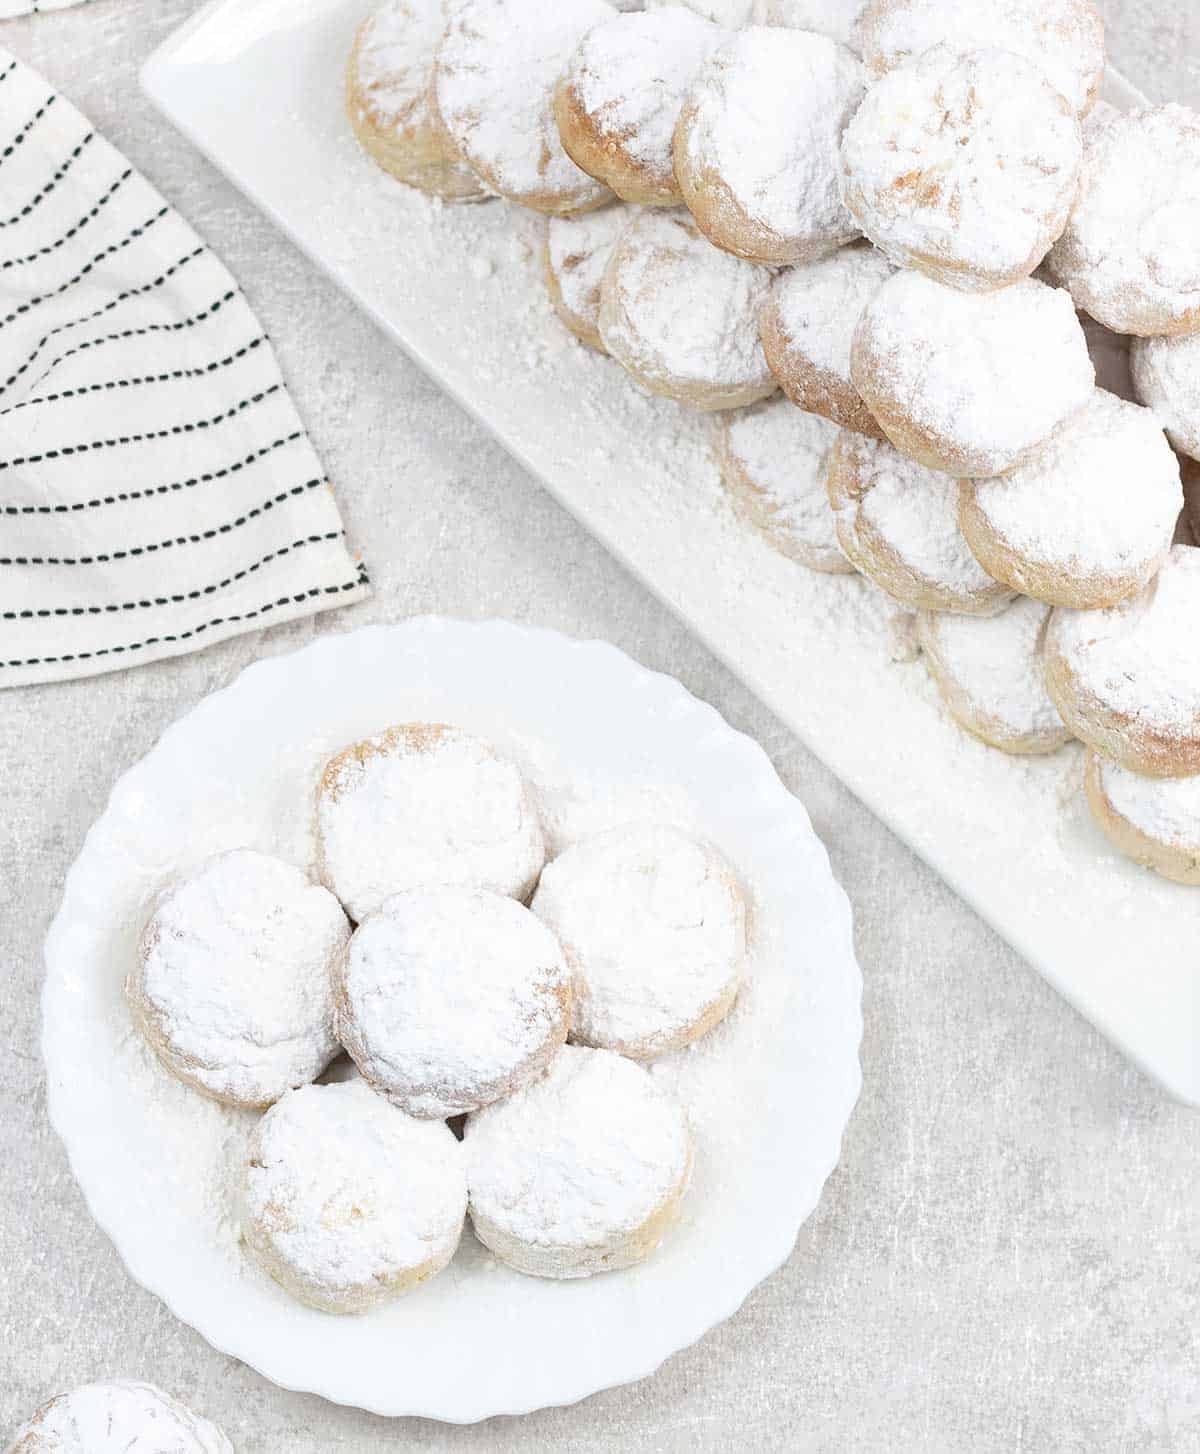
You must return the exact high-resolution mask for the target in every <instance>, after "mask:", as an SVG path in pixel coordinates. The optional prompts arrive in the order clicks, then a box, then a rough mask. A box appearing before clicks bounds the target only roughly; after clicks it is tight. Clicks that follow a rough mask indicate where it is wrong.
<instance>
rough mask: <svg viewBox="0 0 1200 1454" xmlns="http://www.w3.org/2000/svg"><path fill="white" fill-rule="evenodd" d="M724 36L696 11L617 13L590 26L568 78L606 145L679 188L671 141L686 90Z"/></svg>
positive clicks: (664, 184)
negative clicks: (591, 27) (696, 13)
mask: <svg viewBox="0 0 1200 1454" xmlns="http://www.w3.org/2000/svg"><path fill="white" fill-rule="evenodd" d="M724 39H725V32H724V30H722V29H720V28H719V27H717V26H715V25H712V24H710V23H709V22H708V21H705V20H703V19H701V18H700V17H699V16H698V15H694V14H693V13H692V12H691V11H690V10H684V9H678V8H676V9H670V10H664V11H661V12H658V13H654V14H642V15H636V14H635V15H618V16H615V17H614V18H613V19H612V20H609V21H608V22H606V23H605V24H604V25H597V26H595V27H594V29H592V30H590V31H588V33H587V35H585V36H584V38H583V40H582V41H581V42H580V44H579V46H578V48H577V49H576V51H575V54H574V55H573V56H572V58H571V62H570V65H569V66H568V67H567V70H566V72H565V75H564V79H565V81H566V83H567V85H568V86H570V88H571V89H572V90H573V92H574V93H575V96H576V98H577V99H578V102H579V104H580V106H581V107H582V108H583V110H584V111H586V112H587V113H588V117H589V119H590V121H591V123H592V126H593V128H594V130H595V132H596V137H597V139H598V140H599V142H600V143H601V145H602V146H604V147H605V148H606V149H608V150H610V151H612V152H617V153H620V154H623V155H624V156H626V157H628V158H629V160H630V161H632V162H633V163H635V164H636V165H637V166H638V167H639V168H641V169H642V170H644V171H645V172H646V173H647V177H648V180H649V181H650V182H652V183H653V184H654V185H656V186H659V187H664V188H667V187H669V188H671V189H672V190H673V189H674V184H675V169H674V160H673V157H672V152H671V141H672V138H673V136H674V133H675V123H676V121H678V119H679V112H680V108H681V107H682V105H683V97H684V94H685V92H686V91H687V88H688V85H689V84H690V82H691V80H692V77H693V76H694V75H695V74H696V72H697V71H698V70H699V69H700V67H701V65H702V64H703V63H704V61H705V60H707V58H708V56H709V55H710V54H711V53H712V51H713V50H714V49H715V48H716V47H717V46H718V45H720V44H721V42H722V41H723V40H724ZM675 200H676V201H678V193H675Z"/></svg>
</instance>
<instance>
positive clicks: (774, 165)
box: [675, 26, 864, 263]
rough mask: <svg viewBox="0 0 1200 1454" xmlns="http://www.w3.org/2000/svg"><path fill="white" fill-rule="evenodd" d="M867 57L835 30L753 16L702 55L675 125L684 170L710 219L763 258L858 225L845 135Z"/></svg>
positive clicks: (704, 220)
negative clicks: (849, 200)
mask: <svg viewBox="0 0 1200 1454" xmlns="http://www.w3.org/2000/svg"><path fill="white" fill-rule="evenodd" d="M863 90H864V80H863V71H862V67H861V66H860V65H859V63H858V61H857V60H856V59H855V57H854V56H853V55H852V54H851V53H850V52H849V51H848V50H847V49H846V48H845V46H840V45H838V44H837V42H836V41H832V40H830V39H829V37H828V36H823V35H813V34H811V33H809V32H807V31H802V30H772V29H768V28H766V27H765V26H752V27H751V28H750V29H749V30H744V31H742V32H740V33H739V34H737V35H735V36H734V37H733V38H732V40H730V41H728V42H727V44H725V45H723V46H722V47H721V48H720V49H719V50H717V51H716V52H715V53H714V54H713V55H712V56H711V57H710V59H709V60H708V62H707V63H706V64H705V65H704V66H702V67H701V69H700V70H699V72H698V73H697V75H696V78H695V80H694V81H693V83H692V86H691V89H690V90H689V91H688V95H687V99H686V101H685V102H684V106H683V110H682V112H681V113H680V116H679V124H678V126H677V127H676V130H675V175H676V177H677V178H678V180H679V186H680V190H681V191H682V192H683V197H684V200H685V201H686V202H687V205H688V207H689V208H690V209H691V212H692V215H693V216H694V217H695V219H696V222H697V224H698V225H699V227H700V230H701V231H702V232H703V233H704V234H705V236H706V237H707V238H708V239H709V240H710V241H711V242H713V243H715V244H716V246H717V247H719V248H723V249H724V250H725V251H726V252H731V253H734V254H735V255H736V256H737V257H744V258H749V259H750V260H751V261H753V262H760V263H796V262H808V261H811V260H812V259H813V258H818V257H824V256H825V255H827V254H828V253H831V252H833V251H834V250H835V249H836V248H838V247H840V246H841V245H842V244H843V243H846V242H849V241H850V240H851V239H852V238H854V237H857V236H858V231H859V229H858V225H857V223H855V222H854V220H853V219H852V218H851V216H850V214H849V213H848V212H847V211H846V208H845V206H844V205H843V203H842V199H841V195H840V192H839V188H838V171H839V162H838V142H839V140H840V138H841V134H842V130H843V128H844V127H845V125H846V123H847V122H848V121H849V120H850V118H851V116H853V114H854V111H855V108H856V107H857V106H858V103H859V102H860V101H861V100H862V95H863Z"/></svg>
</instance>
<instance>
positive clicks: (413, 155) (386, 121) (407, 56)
mask: <svg viewBox="0 0 1200 1454" xmlns="http://www.w3.org/2000/svg"><path fill="white" fill-rule="evenodd" d="M445 29H446V4H445V0H388V3H387V4H386V5H382V6H380V8H379V9H378V10H376V11H375V12H374V14H373V15H369V16H368V17H367V18H366V20H364V21H363V23H362V24H361V25H360V26H359V28H358V31H357V33H356V35H355V37H354V45H353V48H352V50H351V52H350V58H349V61H348V62H347V66H346V113H347V115H348V116H349V118H350V124H351V126H352V127H353V128H354V134H355V135H356V136H357V138H358V140H359V143H360V144H361V146H362V147H363V150H364V151H366V153H367V155H368V156H370V157H371V158H372V160H373V161H375V162H377V163H378V164H379V165H380V166H381V167H382V168H383V169H384V171H385V172H388V173H390V174H391V175H392V176H393V177H396V178H398V179H399V180H400V181H401V182H407V183H408V185H409V186H412V187H419V188H420V189H421V190H422V191H423V192H429V193H431V194H432V195H434V196H437V197H445V198H447V199H453V200H463V201H466V200H470V199H472V198H477V197H482V196H484V195H486V194H485V192H484V189H483V188H482V187H481V186H480V183H479V178H478V177H477V176H476V175H475V173H474V172H473V171H472V170H471V168H470V167H469V166H467V164H466V163H465V162H464V161H463V160H462V158H461V157H460V156H459V154H458V149H457V148H456V147H455V145H454V142H453V141H452V140H451V139H450V134H449V132H447V130H446V128H445V127H444V126H443V125H442V119H441V117H440V116H439V115H438V113H437V107H436V106H435V105H434V102H433V58H434V53H435V51H436V50H437V46H438V42H439V41H440V40H441V38H442V34H443V32H444V31H445Z"/></svg>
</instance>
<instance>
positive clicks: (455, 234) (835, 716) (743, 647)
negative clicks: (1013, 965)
mask: <svg viewBox="0 0 1200 1454" xmlns="http://www.w3.org/2000/svg"><path fill="white" fill-rule="evenodd" d="M375 3H376V0H213V3H212V4H210V5H208V6H205V7H203V8H202V9H201V10H199V11H198V12H197V14H196V15H195V16H194V17H193V18H192V19H191V20H190V21H189V22H188V23H187V24H185V25H184V26H183V27H182V28H181V29H180V30H179V31H178V32H176V34H175V35H173V36H172V37H171V38H170V39H169V40H168V41H167V42H166V44H165V45H163V46H162V48H161V49H160V50H159V51H158V52H157V53H156V54H155V55H154V56H152V57H151V59H150V60H149V61H148V62H147V64H146V67H145V70H144V72H143V75H142V82H143V85H144V87H145V89H146V91H147V93H148V94H149V96H150V97H151V99H152V100H153V101H154V102H155V104H156V105H157V106H159V107H160V108H161V110H162V111H163V112H164V113H165V114H166V115H167V116H168V117H169V118H170V119H171V120H172V121H173V122H174V123H175V124H176V125H177V126H178V127H180V128H181V130H182V131H183V132H184V134H185V135H186V136H188V137H189V138H190V139H191V140H192V141H193V142H194V143H195V144H196V145H197V146H198V147H200V149H201V150H202V151H203V152H204V153H205V154H206V155H207V156H208V157H210V158H211V160H212V161H213V162H214V163H215V164H216V165H217V166H218V167H220V168H221V169H222V171H224V172H225V173H226V174H227V175H228V176H229V177H230V178H231V179H232V180H233V181H234V182H235V183H236V184H237V185H238V186H239V187H241V188H242V190H243V191H244V192H245V193H246V194H247V196H249V197H250V198H251V199H252V200H253V201H254V202H255V203H256V204H257V205H258V206H260V207H261V208H262V209H263V210H264V211H265V212H266V213H267V214H268V216H270V217H271V218H272V219H273V220H274V221H275V222H276V223H277V224H278V225H279V226H280V227H281V228H282V229H283V230H284V231H285V232H286V233H287V235H288V236H289V237H291V238H292V240H293V241H294V242H295V243H296V244H297V246H299V247H300V248H302V249H303V250H304V251H305V252H306V253H308V255H309V256H310V257H312V258H313V259H314V261H316V262H317V263H318V264H319V265H320V266H321V267H323V268H324V269H325V270H326V271H327V272H328V273H329V274H330V276H331V277H333V278H334V279H335V280H336V281H337V282H338V283H339V284H340V285H341V286H342V287H343V288H345V289H346V291H347V292H348V293H349V294H350V296H351V297H353V298H354V299H356V300H357V301H358V302H359V303H360V304H361V305H362V306H363V307H364V308H365V309H366V310H367V311H368V312H369V313H370V314H371V316H372V317H374V318H375V319H376V320H377V321H378V322H379V323H380V325H381V326H382V327H383V328H385V329H386V330H387V331H388V332H389V333H390V334H391V336H392V337H393V338H395V339H396V341H397V342H398V343H399V344H400V345H401V346H402V347H403V348H404V349H406V350H407V352H408V353H410V354H411V355H412V357H413V358H414V359H416V361H417V362H418V363H419V364H420V365H421V366H422V367H423V368H424V369H426V370H427V371H428V372H429V373H430V374H431V375H432V376H433V377H434V378H435V379H437V380H438V382H439V383H440V384H441V385H442V386H443V387H444V388H445V389H446V390H447V391H448V392H449V393H450V394H451V395H452V396H453V397H454V398H456V399H457V400H458V401H459V402H460V403H461V404H462V405H463V406H464V407H465V408H467V409H468V410H470V412H471V413H472V414H474V415H475V417H476V418H477V419H479V420H480V421H481V422H482V423H483V424H484V425H485V426H486V427H487V428H488V429H490V430H491V431H492V432H493V433H494V434H495V435H496V437H497V438H498V439H499V440H500V441H501V443H502V444H504V446H505V447H506V448H507V449H508V450H509V451H510V452H511V453H512V454H513V455H515V456H516V458H517V459H518V460H520V461H521V463H522V464H524V465H525V466H526V467H527V468H528V469H529V470H530V471H531V473H533V474H534V475H535V476H536V477H537V478H538V479H540V480H541V481H542V483H543V484H544V485H545V486H546V487H547V489H549V490H550V491H552V493H553V494H554V495H555V496H556V498H557V499H559V500H560V501H561V502H562V503H563V504H564V505H565V506H566V507H567V508H568V509H569V510H570V511H571V512H572V513H573V514H574V515H576V516H577V517H578V518H579V520H580V521H582V523H583V524H584V525H585V526H587V528H588V529H589V530H591V531H592V533H593V534H595V535H596V536H597V537H598V538H599V539H600V540H602V541H603V542H604V543H605V545H607V546H608V548H609V549H610V550H611V551H613V552H614V554H615V555H617V557H618V558H619V559H620V560H622V561H624V563H625V564H626V565H627V566H628V567H629V569H630V570H631V571H632V572H633V573H634V574H635V575H636V576H638V577H639V579H641V580H642V581H644V582H645V583H646V585H647V586H649V587H650V589H651V590H653V591H654V592H655V593H656V594H657V595H658V596H659V597H660V598H661V599H662V600H663V601H665V602H666V604H667V605H669V606H670V607H671V608H672V609H673V610H674V611H676V612H677V613H678V615H679V616H680V617H682V619H683V620H684V621H686V622H687V623H688V624H689V625H690V626H691V627H692V628H693V629H694V630H695V631H696V632H697V634H698V635H699V636H700V637H701V639H702V640H703V641H705V642H706V643H707V644H708V646H709V647H710V648H711V649H712V650H713V651H714V652H715V653H716V654H717V655H718V656H720V657H721V658H722V660H724V661H725V662H727V663H728V665H729V666H730V667H731V669H732V670H734V671H735V672H737V673H738V674H739V675H740V676H741V677H742V678H743V680H744V681H746V682H747V683H748V684H749V685H750V687H751V688H753V690H754V691H755V692H757V693H758V695H759V696H760V697H761V698H762V700H763V701H764V702H766V703H767V705H768V706H769V707H771V708H772V710H773V711H775V712H776V713H778V715H779V716H780V717H781V718H782V720H783V721H784V722H786V723H787V724H788V726H789V727H791V728H792V730H793V731H794V732H796V733H797V735H798V736H799V737H800V738H801V739H802V740H803V741H804V742H805V743H807V745H808V746H809V747H810V748H811V749H812V750H813V751H814V752H815V753H816V754H817V755H818V756H819V757H821V758H822V759H823V760H824V761H825V762H826V763H828V764H829V766H830V767H831V768H832V769H833V770H834V771H835V772H836V773H837V774H838V776H839V777H841V778H842V779H843V780H844V781H845V782H846V783H847V784H849V786H850V787H851V788H852V789H853V790H854V792H856V793H857V794H858V796H859V797H860V798H861V799H862V800H863V801H864V802H865V803H866V804H867V805H868V806H869V807H870V808H871V809H873V811H874V812H875V813H877V814H878V816H879V817H880V818H881V819H882V820H883V821H884V822H885V823H886V824H887V825H888V826H889V827H890V828H891V829H892V830H893V831H894V832H896V833H897V834H899V836H900V837H901V838H903V839H904V840H905V841H906V842H907V843H908V844H909V845H910V846H911V847H912V848H913V849H914V850H915V851H916V852H917V853H919V854H920V855H921V856H922V857H923V858H925V859H926V860H927V861H928V862H929V863H930V864H931V865H932V866H933V867H934V868H935V869H936V870H937V871H938V872H939V873H940V874H941V875H942V876H943V877H944V878H945V879H946V880H947V882H948V883H949V884H950V885H951V886H952V887H953V888H954V889H956V890H957V891H958V893H960V894H961V895H962V896H963V898H964V899H966V901H967V902H968V903H969V904H971V905H973V906H974V908H975V909H977V910H978V912H979V913H980V914H982V915H983V916H984V918H985V919H987V920H988V921H989V922H990V923H991V924H993V925H994V926H995V928H996V929H997V930H999V932H1000V933H1001V934H1003V935H1004V936H1005V937H1006V938H1007V939H1008V940H1009V942H1010V943H1011V944H1013V945H1014V946H1015V947H1016V948H1017V949H1018V950H1019V951H1020V952H1021V953H1022V954H1024V955H1025V956H1026V958H1027V959H1029V961H1030V962H1031V963H1032V964H1033V965H1034V966H1035V967H1036V968H1037V969H1038V970H1039V971H1040V972H1041V973H1042V974H1043V975H1045V977H1046V978H1047V979H1048V980H1049V981H1050V983H1051V984H1053V985H1054V986H1055V987H1056V988H1057V989H1058V990H1059V991H1060V992H1061V993H1062V994H1063V995H1065V996H1066V998H1067V999H1068V1000H1070V1002H1071V1003H1072V1004H1073V1005H1075V1006H1076V1007H1077V1008H1078V1009H1079V1010H1080V1011H1081V1012H1082V1013H1083V1014H1084V1015H1086V1016H1087V1017H1088V1019H1090V1020H1091V1021H1092V1022H1093V1023H1094V1024H1096V1025H1097V1026H1099V1028H1100V1029H1101V1030H1102V1031H1103V1032H1104V1033H1105V1034H1106V1035H1108V1036H1110V1037H1111V1038H1112V1039H1113V1040H1114V1041H1116V1043H1117V1044H1118V1045H1120V1046H1121V1047H1122V1048H1123V1049H1124V1050H1125V1051H1126V1053H1127V1054H1129V1055H1131V1056H1132V1057H1133V1059H1134V1060H1136V1061H1137V1063H1138V1064H1139V1065H1141V1066H1143V1067H1144V1068H1145V1069H1146V1070H1147V1071H1149V1073H1150V1074H1151V1075H1154V1076H1156V1077H1157V1078H1158V1079H1159V1080H1160V1081H1161V1082H1162V1083H1163V1084H1164V1085H1165V1086H1167V1087H1168V1088H1169V1089H1170V1090H1171V1091H1172V1092H1173V1093H1174V1094H1175V1095H1177V1096H1179V1097H1180V1098H1181V1099H1183V1100H1186V1101H1191V1102H1192V1103H1194V1104H1197V1105H1200V1040H1198V1036H1200V975H1197V973H1196V969H1197V959H1196V943H1197V939H1198V936H1200V892H1197V891H1196V890H1194V889H1186V888H1182V887H1180V886H1179V885H1177V884H1169V883H1167V882H1166V881H1165V880H1162V879H1156V878H1155V877H1154V875H1152V874H1150V873H1149V872H1147V871H1146V870H1144V869H1139V868H1137V867H1136V866H1135V865H1133V864H1131V863H1129V862H1127V861H1126V860H1124V859H1122V858H1121V857H1120V855H1118V854H1117V853H1116V852H1115V850H1113V849H1112V848H1111V847H1110V846H1109V845H1108V844H1107V843H1106V842H1105V840H1104V838H1103V837H1102V836H1101V834H1100V833H1099V831H1098V830H1097V829H1096V828H1095V827H1094V825H1093V824H1092V821H1091V818H1090V815H1089V814H1088V812H1087V810H1086V807H1085V806H1084V798H1083V787H1082V768H1081V764H1080V759H1079V753H1078V751H1077V750H1075V749H1071V750H1068V751H1066V752H1063V753H1059V754H1056V755H1055V756H1053V757H1051V758H1047V759H1042V760H1038V761H1034V760H1027V761H1016V760H1014V759H1012V758H1008V757H1005V756H1004V755H1003V754H1002V753H998V752H993V751H991V750H990V749H988V748H985V747H983V746H982V745H981V744H979V743H977V742H975V741H974V740H972V739H968V738H967V737H966V736H965V735H964V734H963V733H962V732H960V731H959V730H958V728H957V727H956V726H955V725H954V723H953V722H952V721H951V720H950V718H949V717H948V715H947V713H946V712H945V710H944V709H943V708H942V706H941V704H940V702H939V700H938V697H937V693H936V692H935V691H934V690H933V688H932V686H931V685H930V683H929V682H928V680H927V678H926V672H925V669H924V667H923V666H922V664H921V663H920V662H914V661H894V660H892V659H891V658H890V656H889V652H888V641H887V636H886V633H885V632H884V631H883V630H881V629H880V628H879V623H878V621H877V620H876V621H872V620H871V619H870V618H871V616H872V607H871V603H870V601H869V600H868V599H865V598H864V597H865V595H866V593H865V592H864V589H863V586H862V583H861V582H860V581H856V580H852V579H850V578H848V577H837V578H831V577H828V576H817V575H814V574H812V573H811V572H807V571H804V570H803V569H802V568H800V567H799V566H797V565H794V564H793V563H792V562H791V561H787V560H784V559H783V557H782V556H779V555H777V554H776V553H775V552H773V551H772V550H771V549H770V547H769V546H768V545H766V544H765V543H764V541H763V539H762V538H761V537H760V536H758V535H756V534H755V532H754V531H752V530H751V529H750V528H749V527H747V526H745V525H744V524H742V523H741V522H740V521H739V520H738V519H737V518H736V517H735V516H734V515H733V512H732V511H731V510H730V508H729V507H728V504H727V503H726V501H725V500H724V498H723V495H722V492H721V487H720V481H719V477H718V472H717V469H716V466H715V464H714V463H713V461H712V460H711V459H710V458H707V457H706V453H705V439H706V437H707V436H706V431H707V429H708V427H709V426H708V424H707V423H706V422H705V421H704V420H702V419H700V418H698V417H696V416H694V415H688V414H687V413H686V411H680V410H678V409H677V408H676V407H675V406H674V405H671V404H668V403H666V402H665V401H661V400H660V401H655V402H652V401H649V400H646V399H643V398H642V397H641V396H639V395H638V394H637V393H636V392H634V390H633V389H632V386H631V385H630V383H629V381H628V379H626V378H625V377H624V375H622V374H621V372H620V370H619V369H617V367H616V366H615V365H614V364H612V363H611V362H610V361H609V360H606V359H603V358H600V357H598V356H596V355H593V354H592V353H591V352H590V351H589V350H587V349H586V348H584V347H582V346H579V345H575V344H573V343H571V342H570V341H569V340H568V338H567V335H566V333H565V331H564V330H563V329H562V327H561V325H559V324H558V322H557V320H556V319H555V318H554V317H553V314H552V313H551V311H550V307H549V304H548V302H547V300H546V296H545V287H544V284H543V282H542V279H541V277H540V275H539V272H540V269H539V259H538V256H537V248H536V240H537V239H536V223H535V222H533V221H531V215H530V214H521V213H519V211H516V212H514V211H513V210H511V209H509V208H507V207H506V206H504V205H503V204H501V203H490V204H487V205H485V206H476V207H468V208H461V207H460V208H457V209H456V208H438V207H436V206H433V205H431V204H430V203H429V201H428V200H427V199H425V198H422V197H421V196H419V195H418V194H417V193H414V192H411V191H409V190H407V189H405V188H403V187H400V186H398V185H396V184H389V183H388V181H387V180H386V179H385V178H383V176H382V174H381V173H380V172H379V171H378V170H377V169H376V168H374V167H373V166H372V165H371V164H370V163H369V162H367V161H366V160H365V159H364V158H363V157H361V156H360V155H359V153H358V150H357V148H356V146H355V144H354V140H353V137H352V136H351V134H350V129H349V126H348V125H347V124H346V120H345V117H344V116H343V114H342V104H341V98H342V74H341V68H342V64H343V59H344V55H345V51H346V48H347V45H348V39H349V36H350V34H351V31H352V29H353V26H354V24H355V23H356V21H357V20H358V18H359V17H360V16H361V15H363V14H364V13H365V12H366V11H368V10H369V9H371V8H372V7H373V5H374V4H375ZM1104 94H1105V96H1106V97H1107V99H1108V100H1110V101H1111V102H1113V103H1114V104H1115V105H1117V106H1120V107H1122V108H1127V107H1129V106H1134V105H1138V104H1143V103H1144V98H1143V97H1141V96H1139V95H1138V93H1137V92H1136V91H1135V90H1134V89H1133V88H1132V87H1131V86H1130V85H1128V83H1127V82H1125V81H1124V80H1123V79H1122V78H1121V77H1120V76H1119V75H1117V74H1116V73H1115V72H1113V71H1111V70H1110V72H1109V74H1108V77H1107V80H1106V84H1105V90H1104ZM531 242H532V243H533V244H534V246H532V247H529V244H530V243H531ZM878 614H879V613H878V612H877V611H876V612H875V613H874V615H875V616H876V617H877V616H878ZM864 618H867V619H866V620H865V621H864Z"/></svg>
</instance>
